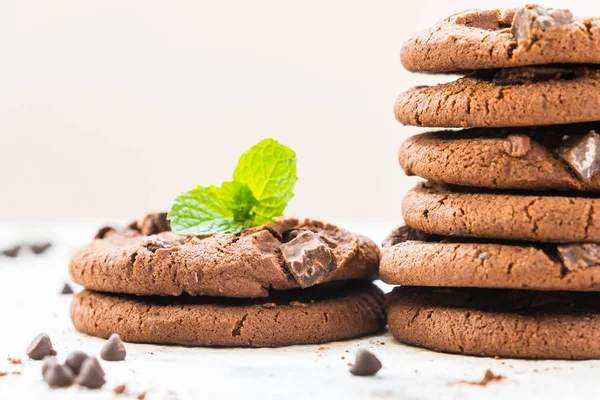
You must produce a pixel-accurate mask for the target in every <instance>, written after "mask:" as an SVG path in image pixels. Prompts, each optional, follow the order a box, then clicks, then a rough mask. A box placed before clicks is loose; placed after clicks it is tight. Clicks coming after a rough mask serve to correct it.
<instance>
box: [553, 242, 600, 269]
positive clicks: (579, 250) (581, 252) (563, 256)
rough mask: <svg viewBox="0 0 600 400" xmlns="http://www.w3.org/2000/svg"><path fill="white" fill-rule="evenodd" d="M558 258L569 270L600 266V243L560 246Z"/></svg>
mask: <svg viewBox="0 0 600 400" xmlns="http://www.w3.org/2000/svg"><path fill="white" fill-rule="evenodd" d="M557 250H558V258H559V259H560V261H561V263H562V265H563V266H564V267H565V268H566V269H567V270H569V271H574V270H576V269H579V268H587V267H593V266H600V245H597V244H595V243H583V244H570V245H565V246H558V247H557Z"/></svg>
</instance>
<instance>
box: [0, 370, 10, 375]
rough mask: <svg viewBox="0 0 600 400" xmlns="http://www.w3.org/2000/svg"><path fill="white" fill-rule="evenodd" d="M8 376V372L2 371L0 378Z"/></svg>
mask: <svg viewBox="0 0 600 400" xmlns="http://www.w3.org/2000/svg"><path fill="white" fill-rule="evenodd" d="M6 375H8V372H6V371H0V376H6Z"/></svg>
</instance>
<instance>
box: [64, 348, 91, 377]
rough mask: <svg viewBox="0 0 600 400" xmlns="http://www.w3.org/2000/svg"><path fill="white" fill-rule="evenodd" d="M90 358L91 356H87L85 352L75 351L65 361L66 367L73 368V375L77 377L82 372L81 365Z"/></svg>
mask: <svg viewBox="0 0 600 400" xmlns="http://www.w3.org/2000/svg"><path fill="white" fill-rule="evenodd" d="M89 357H90V356H88V355H87V354H85V353H84V352H83V351H81V350H75V351H72V352H71V353H70V354H69V356H68V357H67V359H66V360H65V365H66V366H67V367H69V368H71V371H73V374H75V375H77V374H78V373H79V371H80V370H81V365H82V364H83V362H84V361H85V360H87V359H88V358H89Z"/></svg>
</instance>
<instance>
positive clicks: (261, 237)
mask: <svg viewBox="0 0 600 400" xmlns="http://www.w3.org/2000/svg"><path fill="white" fill-rule="evenodd" d="M155 216H156V215H155ZM161 216H162V218H164V214H162V215H161ZM149 221H150V222H149ZM152 221H154V222H152ZM156 221H160V218H159V219H157V218H154V219H153V218H148V217H144V218H142V219H141V220H140V221H138V222H136V223H132V224H130V225H129V226H128V227H127V228H125V229H122V230H121V229H116V228H112V227H105V228H102V229H101V230H100V231H99V233H98V235H96V239H95V240H94V241H92V242H91V243H90V244H88V245H86V246H85V247H83V248H82V249H80V250H79V251H78V252H76V253H75V255H74V256H73V257H72V259H71V262H70V273H71V277H72V279H73V281H75V282H76V283H78V284H80V285H82V286H83V287H85V288H86V289H91V290H97V291H102V292H111V293H128V294H136V295H164V296H177V295H180V294H182V293H188V294H191V295H206V296H223V297H246V298H254V297H266V296H267V295H268V294H269V291H270V290H271V289H272V290H284V289H292V288H297V287H300V284H299V283H298V281H297V280H296V278H295V277H294V276H293V275H292V274H291V273H290V271H289V270H288V268H287V266H286V263H285V261H284V259H283V256H282V254H281V250H280V246H281V245H282V244H283V243H288V242H290V241H292V240H293V238H292V237H293V236H294V235H298V233H299V232H302V231H310V232H314V233H315V234H316V235H318V236H319V238H320V239H321V241H322V242H324V243H326V245H327V246H328V247H329V249H330V251H331V253H332V254H333V257H334V261H335V268H334V269H333V271H331V272H328V273H327V275H326V276H325V277H323V278H322V279H321V280H320V281H319V283H324V282H332V281H341V280H349V279H372V278H374V277H376V276H377V268H378V264H379V249H378V247H377V245H376V244H375V243H373V242H372V241H371V240H369V239H367V238H365V237H363V236H360V235H355V234H352V233H350V232H348V231H346V230H344V229H341V228H338V227H336V226H333V225H329V224H325V223H323V222H320V221H314V220H309V219H305V220H298V219H282V220H279V221H276V222H274V223H272V224H269V225H265V226H260V227H255V228H250V229H247V230H245V231H243V232H241V233H240V234H238V235H232V234H216V235H212V236H207V237H182V236H178V235H175V234H174V233H172V232H170V231H169V230H168V229H169V228H168V224H164V223H157V222H156Z"/></svg>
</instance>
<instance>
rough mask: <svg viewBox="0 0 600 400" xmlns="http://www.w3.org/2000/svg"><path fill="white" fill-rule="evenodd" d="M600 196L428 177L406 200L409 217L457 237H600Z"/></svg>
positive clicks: (432, 231)
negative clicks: (503, 189)
mask: <svg viewBox="0 0 600 400" xmlns="http://www.w3.org/2000/svg"><path fill="white" fill-rule="evenodd" d="M598 210H600V198H598V196H597V195H593V194H591V193H581V192H577V193H566V194H564V193H563V194H560V193H557V192H553V193H546V192H542V193H527V192H499V191H489V190H485V189H479V190H478V189H472V188H461V187H456V186H452V187H450V186H446V185H441V184H432V183H423V184H419V185H418V186H417V187H416V188H414V189H412V190H411V191H409V192H408V193H407V194H406V196H405V197H404V200H403V202H402V214H403V216H404V221H405V222H406V224H407V225H409V226H410V227H411V228H414V229H418V230H422V231H424V232H426V233H429V234H436V235H444V236H453V237H478V238H490V239H512V240H529V241H534V242H554V243H577V242H591V243H600V213H599V212H597V211H598Z"/></svg>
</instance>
